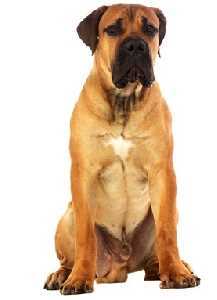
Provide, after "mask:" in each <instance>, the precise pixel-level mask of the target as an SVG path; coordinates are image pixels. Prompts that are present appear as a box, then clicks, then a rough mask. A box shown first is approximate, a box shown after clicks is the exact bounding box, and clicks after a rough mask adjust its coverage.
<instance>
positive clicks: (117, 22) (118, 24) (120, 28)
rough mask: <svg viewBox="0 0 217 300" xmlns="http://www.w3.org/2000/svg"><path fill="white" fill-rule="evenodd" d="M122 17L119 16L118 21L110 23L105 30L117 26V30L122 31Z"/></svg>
mask: <svg viewBox="0 0 217 300" xmlns="http://www.w3.org/2000/svg"><path fill="white" fill-rule="evenodd" d="M122 20H123V19H122V18H118V19H117V20H116V21H114V22H113V23H112V24H110V25H108V26H107V27H106V28H105V29H104V31H108V30H109V29H110V28H112V27H113V28H115V29H116V30H117V31H119V32H122Z"/></svg>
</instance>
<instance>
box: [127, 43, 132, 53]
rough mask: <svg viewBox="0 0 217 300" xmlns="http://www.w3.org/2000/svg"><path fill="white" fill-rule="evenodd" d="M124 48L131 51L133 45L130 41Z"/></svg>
mask: <svg viewBox="0 0 217 300" xmlns="http://www.w3.org/2000/svg"><path fill="white" fill-rule="evenodd" d="M126 48H127V50H128V51H129V52H133V51H134V45H133V44H132V43H129V44H127V45H126Z"/></svg>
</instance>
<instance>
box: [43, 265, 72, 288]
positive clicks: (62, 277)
mask: <svg viewBox="0 0 217 300" xmlns="http://www.w3.org/2000/svg"><path fill="white" fill-rule="evenodd" d="M70 272H71V270H68V269H65V268H60V269H59V270H58V271H56V272H55V273H52V274H50V275H49V276H48V278H47V280H46V282H45V284H44V289H47V290H59V289H60V287H61V286H62V284H63V283H64V282H65V281H66V279H67V278H68V276H69V274H70Z"/></svg>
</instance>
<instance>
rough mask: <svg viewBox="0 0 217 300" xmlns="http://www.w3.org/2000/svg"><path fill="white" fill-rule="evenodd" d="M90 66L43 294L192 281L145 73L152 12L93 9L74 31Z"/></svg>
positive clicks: (154, 95) (161, 108) (166, 146)
mask: <svg viewBox="0 0 217 300" xmlns="http://www.w3.org/2000/svg"><path fill="white" fill-rule="evenodd" d="M77 30H78V34H79V36H80V38H81V39H82V40H83V41H84V42H85V44H86V45H88V46H89V47H90V48H91V50H92V52H93V53H94V66H93V69H92V70H91V72H90V75H89V76H88V78H87V81H86V83H85V85H84V87H83V90H82V92H81V95H80V98H79V101H78V102H77V104H76V106H75V109H74V112H73V115H72V119H71V140H70V153H71V157H72V169H71V183H72V202H71V203H70V204H69V206H68V209H67V211H66V213H65V214H64V216H63V217H62V219H61V220H60V222H59V224H58V227H57V233H56V251H57V255H58V258H59V259H60V263H61V267H60V269H59V270H58V271H57V272H55V273H53V274H51V275H50V276H49V277H48V279H47V282H46V284H45V288H47V289H59V288H60V289H61V293H62V294H77V293H85V292H91V291H92V290H93V283H94V279H95V278H96V280H97V282H103V283H111V282H123V281H126V279H127V274H128V273H129V272H134V271H137V270H142V269H144V270H145V280H161V287H162V288H186V287H193V286H196V285H198V284H199V282H200V280H199V278H197V277H196V276H195V275H194V274H193V273H192V272H191V270H190V268H189V266H188V265H187V264H186V263H184V262H183V261H181V259H180V256H179V252H178V248H177V237H176V225H177V213H176V178H175V174H174V170H173V161H172V155H173V140H172V132H171V116H170V112H169V110H168V107H167V105H166V103H165V101H164V99H163V98H162V95H161V92H160V88H159V85H158V84H157V83H156V82H155V77H154V71H153V64H154V62H155V59H156V57H157V54H158V52H159V46H160V44H161V42H162V40H163V38H164V36H165V32H166V19H165V17H164V15H163V14H162V12H161V11H160V10H159V9H155V8H150V7H144V6H141V5H113V6H110V7H105V6H103V7H100V8H99V9H97V10H95V11H94V12H92V13H91V14H90V15H89V16H87V17H86V18H85V19H84V20H83V21H82V22H81V23H80V24H79V26H78V29H77Z"/></svg>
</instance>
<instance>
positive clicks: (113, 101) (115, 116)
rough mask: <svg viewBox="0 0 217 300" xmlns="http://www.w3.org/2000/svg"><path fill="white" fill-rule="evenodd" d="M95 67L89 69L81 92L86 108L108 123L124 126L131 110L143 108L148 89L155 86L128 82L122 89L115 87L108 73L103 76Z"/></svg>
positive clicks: (146, 99)
mask: <svg viewBox="0 0 217 300" xmlns="http://www.w3.org/2000/svg"><path fill="white" fill-rule="evenodd" d="M104 75H105V74H104V72H99V71H98V69H97V68H93V69H92V70H91V73H90V75H89V76H88V78H87V81H86V83H85V86H84V89H83V92H82V93H85V92H86V89H87V88H88V87H89V88H88V94H86V95H85V97H82V99H83V101H85V105H86V106H87V108H88V109H89V110H90V111H91V112H92V113H93V114H95V115H96V116H98V117H99V118H102V119H105V120H107V121H108V122H109V123H117V124H120V125H121V126H125V125H126V123H127V121H128V120H129V117H130V115H131V112H133V111H135V110H140V109H143V108H142V107H143V106H145V105H146V102H147V101H148V98H149V95H150V91H151V90H152V88H153V87H154V86H155V85H153V86H151V87H150V88H144V87H143V86H142V85H141V84H140V83H138V82H136V83H130V84H128V85H127V86H126V87H125V88H123V89H118V88H115V87H114V85H113V84H112V81H111V80H108V79H109V75H110V74H109V73H108V74H106V75H107V76H104Z"/></svg>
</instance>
